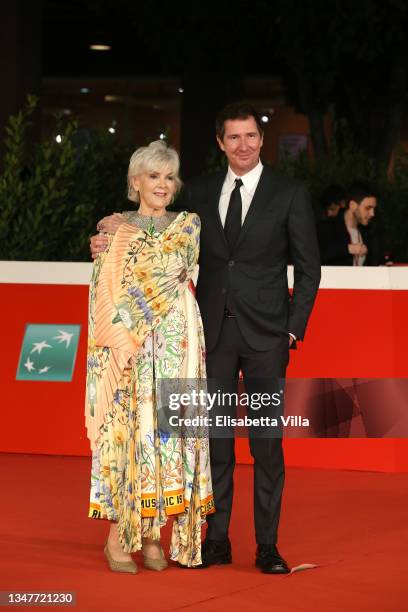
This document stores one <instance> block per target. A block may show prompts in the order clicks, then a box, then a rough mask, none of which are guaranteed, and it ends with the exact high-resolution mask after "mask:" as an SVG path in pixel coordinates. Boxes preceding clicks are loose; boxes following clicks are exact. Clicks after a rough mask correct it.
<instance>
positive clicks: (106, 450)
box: [86, 212, 214, 566]
mask: <svg viewBox="0 0 408 612" xmlns="http://www.w3.org/2000/svg"><path fill="white" fill-rule="evenodd" d="M199 232H200V220H199V218H198V216H197V215H195V214H190V213H187V212H184V213H180V214H179V215H178V216H177V217H176V218H175V220H174V221H173V222H172V223H170V225H169V226H168V227H167V228H166V229H165V230H164V231H163V232H162V233H159V232H156V230H155V229H154V227H153V226H151V227H150V228H149V229H148V230H142V229H140V228H137V227H135V226H133V225H131V224H130V223H125V224H123V225H121V226H120V228H119V230H118V231H117V233H116V235H115V236H114V237H113V238H111V239H110V243H109V246H108V249H107V251H105V253H103V254H102V255H101V256H99V257H98V258H97V260H96V262H95V265H94V272H93V277H92V282H91V287H90V309H89V350H88V372H87V398H86V423H87V428H88V435H89V437H90V440H91V446H92V450H93V458H92V476H91V502H90V511H89V516H90V517H93V518H107V519H109V520H113V521H117V522H118V531H119V538H120V541H121V543H122V546H123V549H124V550H125V551H127V552H133V551H136V550H139V549H140V548H141V545H142V537H151V538H153V539H159V538H160V528H161V527H162V526H163V525H164V524H165V523H166V521H167V518H168V516H169V515H175V520H174V523H173V531H172V538H171V551H170V556H171V558H172V559H173V560H176V561H179V562H180V563H182V564H183V565H189V566H191V565H197V564H199V563H200V562H201V525H202V522H203V520H205V515H206V514H208V513H209V512H213V511H214V503H213V496H212V486H211V474H210V465H209V448H208V436H207V435H206V432H204V433H203V431H201V432H200V435H199V436H197V437H186V436H185V435H182V433H181V432H180V435H177V436H175V435H169V433H168V432H167V431H163V430H161V429H160V427H158V422H157V398H156V392H157V385H158V383H159V382H160V380H161V379H203V378H205V353H204V335H203V329H202V323H201V318H200V313H199V310H198V306H197V303H196V301H195V298H194V295H193V293H192V291H190V289H189V286H190V282H191V277H192V274H193V272H194V268H195V266H196V263H197V259H198V249H199Z"/></svg>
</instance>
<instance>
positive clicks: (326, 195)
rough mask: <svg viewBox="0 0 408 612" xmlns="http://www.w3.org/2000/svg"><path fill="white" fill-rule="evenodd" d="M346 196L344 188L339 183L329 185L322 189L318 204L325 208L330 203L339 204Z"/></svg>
mask: <svg viewBox="0 0 408 612" xmlns="http://www.w3.org/2000/svg"><path fill="white" fill-rule="evenodd" d="M346 197H347V194H346V190H345V189H344V188H343V187H342V186H341V185H329V186H328V187H326V189H323V191H322V194H321V196H320V204H321V205H322V208H325V209H326V208H328V207H329V206H330V204H341V202H342V201H343V200H345V199H346Z"/></svg>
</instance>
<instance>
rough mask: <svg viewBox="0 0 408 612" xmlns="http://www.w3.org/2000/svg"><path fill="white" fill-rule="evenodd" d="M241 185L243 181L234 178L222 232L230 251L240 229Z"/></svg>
mask: <svg viewBox="0 0 408 612" xmlns="http://www.w3.org/2000/svg"><path fill="white" fill-rule="evenodd" d="M242 185H243V183H242V181H241V179H240V178H237V179H235V187H234V189H233V190H232V193H231V196H230V201H229V204H228V211H227V217H226V219H225V225H224V232H225V237H226V239H227V243H228V246H229V248H230V251H232V250H233V248H234V246H235V244H236V242H237V240H238V236H239V232H240V231H241V221H242V200H241V192H240V187H241V186H242Z"/></svg>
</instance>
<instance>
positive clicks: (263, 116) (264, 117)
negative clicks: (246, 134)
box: [261, 115, 269, 123]
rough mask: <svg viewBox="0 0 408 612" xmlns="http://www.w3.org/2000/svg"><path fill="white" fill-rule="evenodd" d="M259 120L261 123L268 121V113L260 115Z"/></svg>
mask: <svg viewBox="0 0 408 612" xmlns="http://www.w3.org/2000/svg"><path fill="white" fill-rule="evenodd" d="M261 121H262V123H268V122H269V117H268V115H262V116H261Z"/></svg>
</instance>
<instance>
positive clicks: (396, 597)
mask: <svg viewBox="0 0 408 612" xmlns="http://www.w3.org/2000/svg"><path fill="white" fill-rule="evenodd" d="M10 434H11V432H10ZM0 465H1V474H2V487H1V495H2V499H1V508H2V510H3V512H2V519H3V520H2V522H1V527H0V530H1V533H0V541H1V543H2V546H1V552H0V590H2V591H17V590H24V591H35V592H39V591H61V592H62V591H76V594H77V605H76V606H75V608H74V609H75V610H80V611H85V612H87V611H92V610H99V611H105V610H106V611H112V612H116V611H122V610H126V611H129V612H130V611H139V610H140V611H142V610H143V611H145V610H146V611H151V612H160V611H163V612H164V611H166V612H168V611H176V610H194V611H197V612H216V611H217V612H218V611H221V610H228V609H232V610H234V611H237V612H240V611H245V612H248V611H252V610H254V611H259V610H260V611H263V610H272V609H273V610H282V611H290V612H292V611H293V612H300V611H309V610H310V611H312V610H313V611H319V612H320V611H322V612H331V611H343V610H344V611H347V612H354V611H358V612H362V611H365V610H367V611H368V610H370V611H373V610H379V611H381V612H388V611H395V612H397V611H398V612H400V611H402V610H406V609H407V596H408V586H407V578H406V577H407V571H408V560H407V550H406V549H407V543H408V521H407V518H408V512H407V506H408V504H407V501H408V474H381V473H370V472H345V471H329V470H306V469H293V468H292V469H289V470H287V479H286V487H285V496H284V504H283V509H282V521H281V529H280V542H279V548H280V550H281V552H282V554H283V555H284V556H285V557H286V559H287V560H288V562H289V563H290V565H292V566H295V565H299V564H300V563H317V564H319V565H320V567H319V568H317V569H314V570H310V571H305V572H299V573H296V574H294V575H292V576H289V577H284V576H265V575H263V574H261V573H260V572H259V571H258V570H256V569H255V568H254V566H253V559H254V550H255V543H254V537H253V526H252V518H251V517H252V509H251V506H252V469H251V467H249V466H238V467H237V469H236V486H235V506H234V512H233V521H232V529H231V539H232V543H233V555H234V563H233V564H232V565H230V566H224V567H215V568H210V569H207V570H201V571H199V570H195V571H194V570H182V569H179V568H177V567H175V566H172V567H171V568H170V569H169V570H167V571H165V572H162V573H160V574H158V573H155V572H151V571H148V570H144V569H143V568H141V570H140V573H139V574H138V575H136V576H132V575H120V574H112V573H111V572H110V571H109V570H108V568H107V565H106V562H105V560H104V557H103V554H102V546H103V541H104V538H105V535H106V533H107V524H106V523H105V522H102V521H101V522H97V521H92V520H90V519H88V518H87V517H86V513H87V498H88V480H89V459H87V458H80V457H53V456H43V455H9V454H7V455H6V454H4V455H0ZM165 544H167V538H166V539H165ZM136 558H137V556H136Z"/></svg>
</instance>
